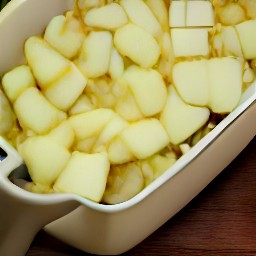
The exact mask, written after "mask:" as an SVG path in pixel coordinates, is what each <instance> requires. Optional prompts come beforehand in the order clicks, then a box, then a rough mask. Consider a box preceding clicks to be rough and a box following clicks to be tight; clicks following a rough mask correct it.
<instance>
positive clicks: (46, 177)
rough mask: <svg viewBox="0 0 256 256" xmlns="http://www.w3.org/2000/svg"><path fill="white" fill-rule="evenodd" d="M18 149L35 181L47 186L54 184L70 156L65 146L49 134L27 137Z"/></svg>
mask: <svg viewBox="0 0 256 256" xmlns="http://www.w3.org/2000/svg"><path fill="white" fill-rule="evenodd" d="M18 151H19V153H20V154H21V156H22V158H23V159H24V161H25V163H26V166H27V168H28V172H29V175H30V177H31V179H32V180H33V182H34V183H35V184H39V185H42V186H45V187H51V186H52V184H53V183H54V182H55V180H56V179H57V177H58V176H59V174H60V173H61V171H62V170H63V168H64V167H65V166H66V164H67V162H68V160H69V158H70V153H69V151H68V150H67V149H66V148H65V147H64V146H62V145H60V144H58V143H57V142H55V141H54V140H52V139H51V138H48V137H47V136H34V137H29V138H27V139H26V140H25V141H24V142H23V143H22V144H20V145H19V147H18Z"/></svg>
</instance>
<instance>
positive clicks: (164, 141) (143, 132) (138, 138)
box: [119, 118, 169, 159]
mask: <svg viewBox="0 0 256 256" xmlns="http://www.w3.org/2000/svg"><path fill="white" fill-rule="evenodd" d="M119 136H120V138H121V139H122V141H123V142H124V143H125V144H126V145H127V147H128V148H129V150H130V151H131V152H132V154H133V155H134V156H135V157H136V158H137V159H145V158H147V157H149V156H151V155H153V154H155V153H157V152H158V151H160V150H161V149H163V148H164V147H166V146H167V145H168V143H169V138H168V135H167V133H166V131H165V129H164V127H163V126H162V124H161V123H160V122H159V120H158V119H156V118H150V119H143V120H140V121H137V122H134V123H132V124H130V125H129V126H128V127H127V128H125V129H124V130H123V131H122V132H121V133H120V135H119Z"/></svg>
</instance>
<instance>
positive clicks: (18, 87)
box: [2, 65, 36, 103]
mask: <svg viewBox="0 0 256 256" xmlns="http://www.w3.org/2000/svg"><path fill="white" fill-rule="evenodd" d="M2 86H3V88H4V92H5V94H6V95H7V97H8V98H9V100H10V101H11V102H12V103H14V102H15V100H16V99H17V98H18V97H19V96H20V94H21V93H22V92H23V91H25V90H26V89H27V88H29V87H34V86H36V81H35V79H34V76H33V74H32V72H31V69H30V68H29V66H27V65H21V66H18V67H16V68H14V69H12V70H11V71H9V72H7V73H5V75H4V76H3V78H2Z"/></svg>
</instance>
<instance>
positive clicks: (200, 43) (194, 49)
mask: <svg viewBox="0 0 256 256" xmlns="http://www.w3.org/2000/svg"><path fill="white" fill-rule="evenodd" d="M171 38H172V45H173V51H174V55H175V57H190V56H206V57H207V56H208V55H209V53H210V47H209V42H208V29H207V28H173V29H171Z"/></svg>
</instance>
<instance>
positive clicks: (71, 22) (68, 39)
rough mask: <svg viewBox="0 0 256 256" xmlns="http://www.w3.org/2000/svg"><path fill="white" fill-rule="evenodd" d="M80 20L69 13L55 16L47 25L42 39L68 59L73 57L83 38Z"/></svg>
mask: <svg viewBox="0 0 256 256" xmlns="http://www.w3.org/2000/svg"><path fill="white" fill-rule="evenodd" d="M84 37H85V36H84V32H83V29H82V27H81V25H80V22H79V21H78V20H77V19H75V18H74V16H72V15H71V14H67V15H66V17H65V16H64V15H58V16H55V17H54V18H53V19H52V20H51V21H50V22H49V24H48V25H47V27H46V30H45V33H44V39H45V40H46V41H47V42H48V43H49V44H50V45H51V46H52V47H53V48H54V49H55V50H57V51H58V52H60V53H61V54H62V55H63V56H65V57H66V58H68V59H71V58H73V57H75V56H76V55H77V54H78V52H79V50H80V48H81V46H82V43H83V40H84Z"/></svg>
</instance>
